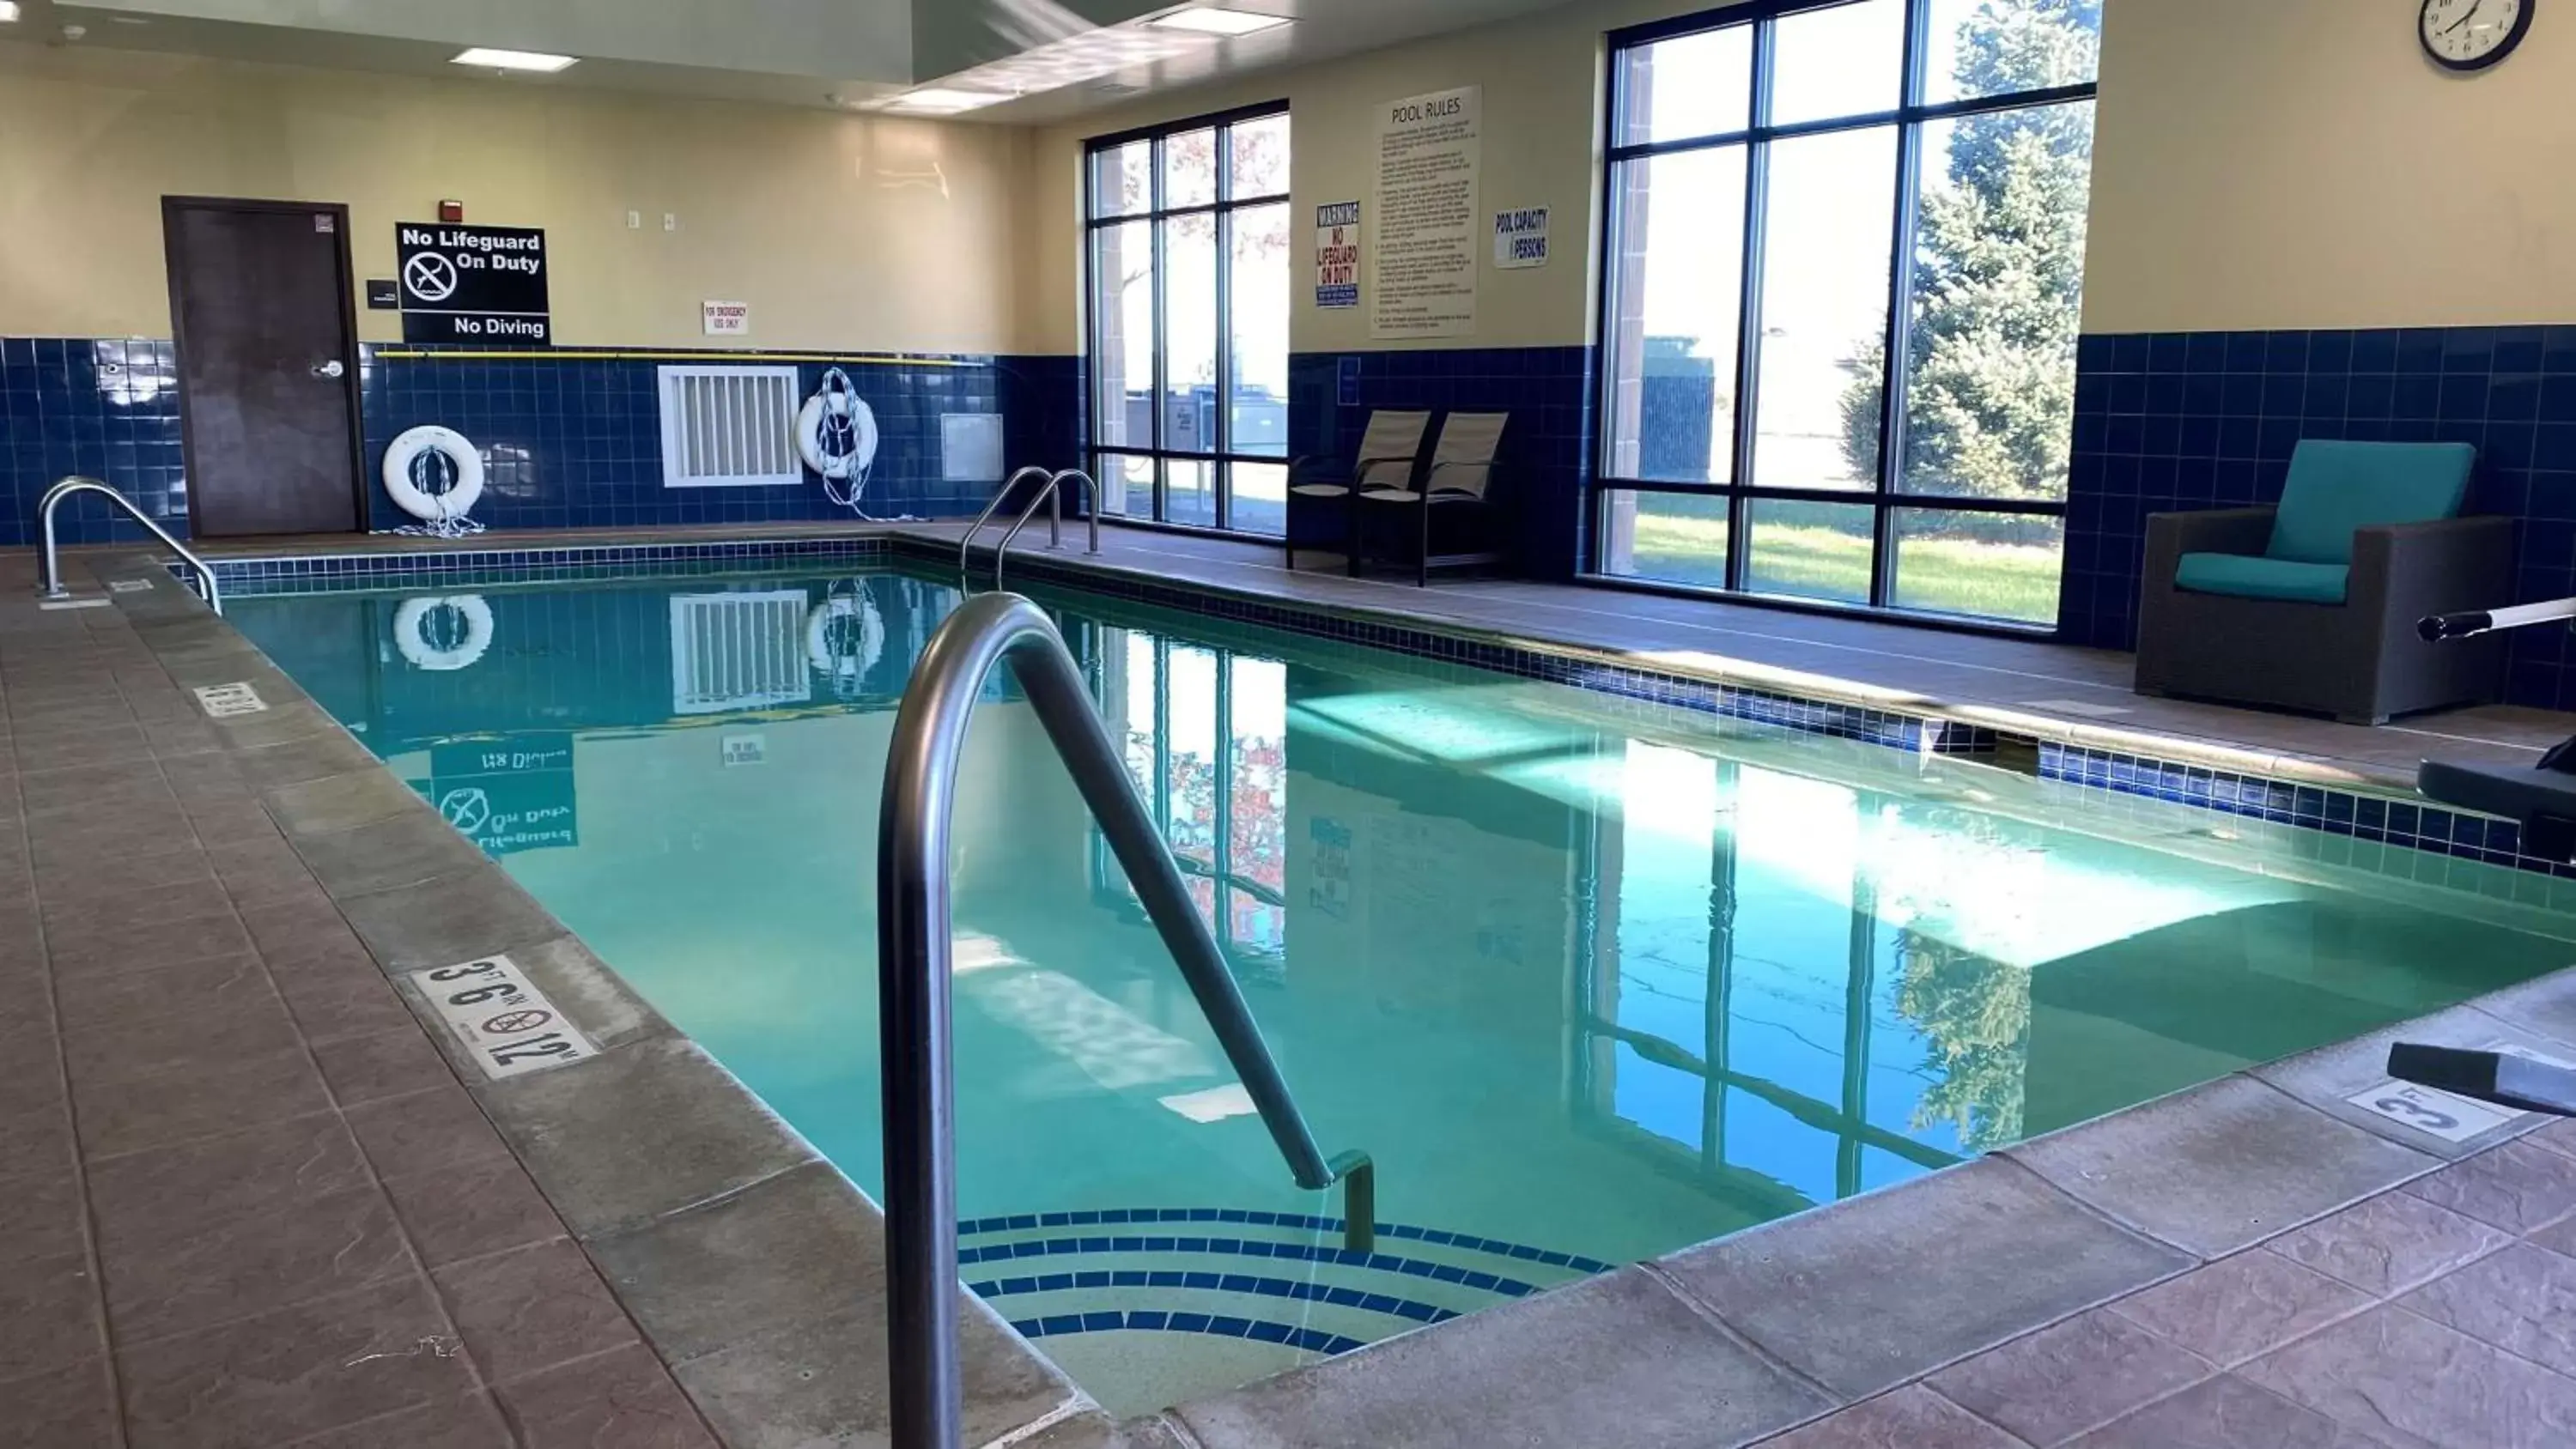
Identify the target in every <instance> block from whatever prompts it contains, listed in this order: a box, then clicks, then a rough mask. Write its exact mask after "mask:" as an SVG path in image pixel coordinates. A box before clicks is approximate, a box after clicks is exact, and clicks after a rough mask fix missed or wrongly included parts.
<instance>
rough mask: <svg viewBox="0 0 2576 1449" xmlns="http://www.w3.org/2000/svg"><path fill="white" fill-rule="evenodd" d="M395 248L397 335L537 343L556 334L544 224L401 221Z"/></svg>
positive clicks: (415, 338) (416, 339)
mask: <svg viewBox="0 0 2576 1449" xmlns="http://www.w3.org/2000/svg"><path fill="white" fill-rule="evenodd" d="M394 250H395V253H396V266H397V267H398V269H399V270H398V272H397V275H398V276H399V277H400V279H401V282H402V319H403V341H405V342H481V343H512V344H517V345H519V346H522V347H528V346H535V347H542V346H544V345H546V344H547V343H548V342H551V341H553V340H554V337H553V334H554V326H553V323H552V321H551V320H550V319H549V318H548V316H547V314H546V234H545V231H544V229H543V228H541V227H533V226H451V225H449V224H447V223H445V222H427V221H406V222H401V223H398V224H397V225H396V226H395V227H394Z"/></svg>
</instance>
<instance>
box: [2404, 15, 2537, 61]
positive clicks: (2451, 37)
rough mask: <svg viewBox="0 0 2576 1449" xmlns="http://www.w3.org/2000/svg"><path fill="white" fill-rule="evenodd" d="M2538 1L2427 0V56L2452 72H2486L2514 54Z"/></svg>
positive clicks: (2422, 28)
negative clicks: (2514, 49) (2532, 9)
mask: <svg viewBox="0 0 2576 1449" xmlns="http://www.w3.org/2000/svg"><path fill="white" fill-rule="evenodd" d="M2535 3H2536V0H2424V12H2423V18H2422V20H2421V21H2420V22H2419V29H2420V34H2421V35H2422V38H2423V41H2424V53H2425V54H2426V55H2429V56H2431V57H2432V58H2433V62H2434V64H2436V65H2440V66H2443V67H2445V68H2447V69H2450V70H2484V69H2485V68H2487V67H2488V66H2491V65H2493V64H2495V63H2496V62H2497V61H2500V60H2502V59H2504V58H2505V57H2506V56H2508V55H2511V54H2512V53H2513V48H2514V47H2515V46H2517V45H2520V44H2521V43H2522V37H2523V33H2524V32H2525V31H2527V30H2529V29H2530V28H2531V8H2532V6H2533V4H2535Z"/></svg>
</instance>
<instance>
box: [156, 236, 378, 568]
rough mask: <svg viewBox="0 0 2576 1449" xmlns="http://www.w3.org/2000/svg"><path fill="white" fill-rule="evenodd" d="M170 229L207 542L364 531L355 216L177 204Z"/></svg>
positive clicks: (184, 424)
mask: <svg viewBox="0 0 2576 1449" xmlns="http://www.w3.org/2000/svg"><path fill="white" fill-rule="evenodd" d="M161 228H162V235H163V238H164V241H165V244H166V246H167V248H168V252H169V259H170V316H171V320H172V324H173V327H174V329H175V331H176V333H177V337H178V342H179V418H180V426H181V429H182V432H183V435H184V437H185V438H186V442H187V464H188V500H189V514H190V524H191V527H192V528H193V529H194V531H195V533H196V535H197V536H198V537H200V538H231V537H237V536H239V535H243V534H260V533H351V532H355V531H356V530H357V528H358V498H359V493H358V431H357V420H358V349H357V341H356V333H355V321H354V314H353V312H352V310H351V300H350V286H349V245H348V242H349V211H348V208H347V207H344V206H331V205H319V204H315V203H311V202H293V201H227V200H220V199H216V198H211V197H195V196H169V197H164V198H162V201H161Z"/></svg>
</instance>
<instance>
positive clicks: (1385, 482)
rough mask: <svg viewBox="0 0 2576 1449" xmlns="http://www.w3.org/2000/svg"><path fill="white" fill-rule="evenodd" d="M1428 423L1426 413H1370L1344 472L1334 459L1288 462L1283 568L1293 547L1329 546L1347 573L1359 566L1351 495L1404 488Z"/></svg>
mask: <svg viewBox="0 0 2576 1449" xmlns="http://www.w3.org/2000/svg"><path fill="white" fill-rule="evenodd" d="M1430 427H1431V414H1429V413H1427V412H1384V411H1381V412H1374V413H1371V414H1369V421H1368V430H1367V431H1366V432H1364V433H1362V434H1361V435H1360V452H1359V457H1358V458H1357V459H1356V460H1355V461H1354V462H1353V463H1352V464H1351V466H1350V469H1349V471H1348V472H1338V471H1335V470H1334V467H1333V465H1334V464H1335V462H1336V461H1337V460H1335V459H1332V458H1329V457H1325V456H1322V455H1319V454H1307V455H1304V456H1301V457H1297V458H1292V459H1290V460H1289V461H1288V533H1287V538H1286V543H1287V549H1288V567H1289V568H1291V569H1294V568H1296V567H1297V550H1298V548H1299V547H1300V546H1301V545H1302V546H1303V547H1305V548H1306V549H1308V550H1309V551H1313V550H1333V551H1338V552H1339V553H1340V554H1341V555H1342V559H1343V563H1344V566H1345V567H1346V568H1348V570H1349V571H1350V572H1352V573H1355V574H1356V573H1358V572H1359V571H1360V555H1359V521H1360V520H1359V510H1358V509H1356V508H1354V507H1353V506H1352V505H1351V499H1352V497H1353V496H1354V495H1355V494H1356V493H1357V492H1358V491H1359V490H1360V489H1363V488H1409V487H1411V486H1413V470H1414V469H1415V468H1416V467H1418V466H1420V464H1421V462H1422V435H1423V434H1424V433H1425V432H1427V431H1429V430H1430Z"/></svg>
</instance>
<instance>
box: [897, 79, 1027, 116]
mask: <svg viewBox="0 0 2576 1449" xmlns="http://www.w3.org/2000/svg"><path fill="white" fill-rule="evenodd" d="M1011 98H1012V97H1011V95H1010V94H1009V93H1008V92H1006V91H962V90H955V89H951V88H950V87H947V86H923V87H922V88H920V89H919V90H910V91H905V92H904V93H902V94H901V95H894V96H888V97H886V98H885V99H884V100H883V101H882V102H879V105H880V106H881V107H882V108H883V109H885V110H889V111H911V112H914V113H916V114H919V115H925V116H953V115H955V114H957V113H958V112H959V111H973V110H980V109H982V108H983V107H985V106H998V105H1000V104H1001V103H1002V102H1004V101H1007V100H1010V99H1011Z"/></svg>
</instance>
